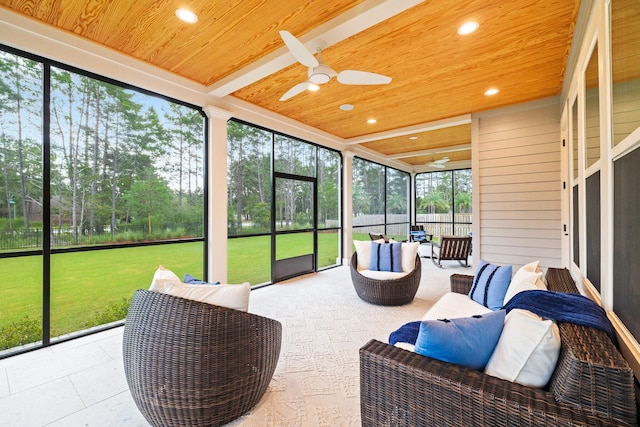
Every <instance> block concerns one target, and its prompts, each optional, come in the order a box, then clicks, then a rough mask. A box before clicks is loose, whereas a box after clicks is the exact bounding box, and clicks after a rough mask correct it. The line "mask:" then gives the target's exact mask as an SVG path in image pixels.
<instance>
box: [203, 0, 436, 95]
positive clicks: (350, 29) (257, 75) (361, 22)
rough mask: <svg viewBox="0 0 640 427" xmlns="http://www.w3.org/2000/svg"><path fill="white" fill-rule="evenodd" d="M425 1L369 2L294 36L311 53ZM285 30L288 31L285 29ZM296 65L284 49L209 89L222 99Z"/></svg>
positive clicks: (375, 0) (211, 93)
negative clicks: (316, 45)
mask: <svg viewBox="0 0 640 427" xmlns="http://www.w3.org/2000/svg"><path fill="white" fill-rule="evenodd" d="M423 1H424V0H366V1H364V2H362V3H360V4H359V5H357V6H355V7H353V8H352V9H350V10H348V11H347V12H346V13H343V14H342V15H340V16H338V17H336V18H334V19H332V20H330V21H328V22H326V23H325V24H323V25H320V26H319V27H317V28H315V29H313V30H311V31H309V32H308V33H306V34H303V35H297V34H294V35H295V36H296V37H297V38H298V39H299V40H300V41H301V42H302V43H304V44H305V46H307V48H308V49H309V50H310V51H312V52H313V51H314V50H315V49H313V47H312V46H313V44H314V43H312V42H313V41H315V40H317V39H322V40H324V41H325V42H326V45H327V47H329V46H332V45H334V44H336V43H338V42H341V41H342V40H345V39H347V38H349V37H351V36H353V35H355V34H358V33H360V32H362V31H364V30H366V29H368V28H370V27H373V26H374V25H376V24H379V23H380V22H383V21H386V20H387V19H389V18H391V17H392V16H395V15H397V14H399V13H401V12H404V11H405V10H407V9H410V8H412V7H414V6H416V5H417V4H420V3H422V2H423ZM282 29H284V28H282ZM295 62H296V60H295V58H294V57H293V55H291V53H290V52H289V51H288V50H287V48H286V47H284V43H283V47H281V48H279V49H277V50H275V51H273V52H271V53H269V54H268V55H265V56H263V57H262V58H260V59H259V60H257V61H255V62H253V63H252V64H250V65H247V66H246V67H244V68H242V69H240V70H238V71H237V72H235V73H233V74H230V75H229V76H227V77H225V78H224V79H221V80H219V81H217V82H216V83H215V84H213V85H211V86H209V87H208V88H207V89H208V91H209V94H210V95H213V96H216V97H218V98H222V97H224V96H226V95H229V94H231V93H233V92H235V91H237V90H239V89H242V88H243V87H245V86H248V85H250V84H252V83H255V82H257V81H258V80H261V79H263V78H264V77H267V76H269V75H271V74H273V73H275V72H277V71H280V70H281V69H283V68H286V67H288V66H290V65H292V64H294V63H295Z"/></svg>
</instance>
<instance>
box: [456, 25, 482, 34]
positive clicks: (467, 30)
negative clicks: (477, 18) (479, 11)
mask: <svg viewBox="0 0 640 427" xmlns="http://www.w3.org/2000/svg"><path fill="white" fill-rule="evenodd" d="M479 26H480V25H479V24H478V23H477V22H474V21H469V22H465V23H464V24H462V25H461V26H460V28H458V34H460V35H461V36H464V35H466V34H471V33H473V32H474V31H475V30H477V29H478V27H479Z"/></svg>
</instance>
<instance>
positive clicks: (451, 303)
mask: <svg viewBox="0 0 640 427" xmlns="http://www.w3.org/2000/svg"><path fill="white" fill-rule="evenodd" d="M485 313H491V310H490V309H488V308H487V307H485V306H483V305H482V304H479V303H477V302H475V301H474V300H472V299H471V298H469V296H468V295H466V294H459V293H457V292H447V293H446V294H444V295H443V296H441V297H440V299H439V300H438V301H436V303H435V304H433V306H431V308H430V309H429V310H428V311H427V313H426V314H425V315H424V317H423V318H422V320H437V319H455V318H458V317H470V316H473V315H476V314H485Z"/></svg>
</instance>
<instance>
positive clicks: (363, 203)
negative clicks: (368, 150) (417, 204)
mask: <svg viewBox="0 0 640 427" xmlns="http://www.w3.org/2000/svg"><path fill="white" fill-rule="evenodd" d="M352 186H353V217H352V226H353V230H352V233H353V240H368V239H369V233H375V234H385V235H386V236H387V237H388V238H394V239H396V240H406V239H407V238H408V235H409V203H408V202H409V174H408V173H406V172H402V171H399V170H397V169H393V168H389V167H386V166H384V165H381V164H378V163H374V162H371V161H368V160H365V159H362V158H359V157H355V158H354V159H353V167H352Z"/></svg>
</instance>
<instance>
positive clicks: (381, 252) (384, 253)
mask: <svg viewBox="0 0 640 427" xmlns="http://www.w3.org/2000/svg"><path fill="white" fill-rule="evenodd" d="M369 270H375V271H394V272H396V273H401V272H402V243H376V242H371V263H370V265H369Z"/></svg>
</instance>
